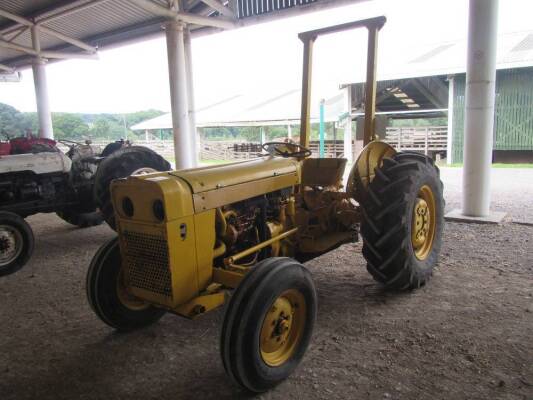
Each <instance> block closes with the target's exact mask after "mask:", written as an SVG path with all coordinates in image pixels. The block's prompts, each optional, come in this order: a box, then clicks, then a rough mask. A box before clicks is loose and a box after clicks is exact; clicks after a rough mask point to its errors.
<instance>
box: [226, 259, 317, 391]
mask: <svg viewBox="0 0 533 400" xmlns="http://www.w3.org/2000/svg"><path fill="white" fill-rule="evenodd" d="M316 304H317V299H316V291H315V286H314V284H313V281H312V279H311V274H310V273H309V271H308V270H307V269H306V268H305V267H304V266H303V265H301V264H299V263H298V262H297V261H295V260H293V259H290V258H284V257H273V258H269V259H266V260H264V261H261V262H259V263H258V264H257V265H256V266H255V267H253V269H252V270H251V271H250V272H249V273H248V274H247V275H246V277H245V278H244V279H243V281H242V282H241V284H240V285H239V286H238V287H237V289H236V290H235V293H234V294H233V296H232V298H231V300H230V302H229V304H228V307H227V309H226V314H225V317H224V323H223V326H222V335H221V345H220V349H221V355H222V361H223V363H224V368H225V369H226V372H227V373H228V375H229V376H230V378H231V379H232V380H233V381H234V382H235V383H237V384H239V385H241V386H243V387H244V388H246V389H248V390H250V391H252V392H264V391H266V390H268V389H269V388H271V387H273V386H275V385H277V384H278V383H280V382H281V381H283V380H284V379H286V378H287V377H288V376H289V375H290V374H291V373H292V372H293V371H294V369H295V368H296V367H297V366H298V364H299V363H300V361H301V360H302V358H303V356H304V354H305V351H306V349H307V346H308V344H309V341H310V340H311V335H312V332H313V326H314V323H315V319H316V307H317V305H316Z"/></svg>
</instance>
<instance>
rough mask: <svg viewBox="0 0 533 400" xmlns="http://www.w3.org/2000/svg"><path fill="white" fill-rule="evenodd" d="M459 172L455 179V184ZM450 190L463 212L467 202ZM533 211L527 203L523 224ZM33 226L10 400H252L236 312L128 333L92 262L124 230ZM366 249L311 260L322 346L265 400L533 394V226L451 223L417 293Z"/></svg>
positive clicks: (20, 289) (19, 279)
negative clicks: (372, 263) (88, 292)
mask: <svg viewBox="0 0 533 400" xmlns="http://www.w3.org/2000/svg"><path fill="white" fill-rule="evenodd" d="M507 171H509V172H508V174H509V175H508V176H507V177H506V175H505V174H503V175H502V176H503V178H504V179H502V180H501V182H500V184H501V185H500V184H498V185H495V188H494V193H495V195H496V196H498V194H499V193H506V192H505V190H507V189H506V184H507V182H508V181H509V180H510V179H511V178H512V176H513V175H512V174H513V173H514V171H513V170H507ZM530 171H531V172H529V178H528V179H526V180H527V181H528V182H529V185H530V186H529V187H530V188H531V187H533V184H532V183H531V182H533V170H530ZM525 174H526V175H525V176H527V173H525ZM456 175H457V170H446V171H443V178H444V180H445V184H446V185H448V182H447V181H448V179H455V178H456V177H457V176H456ZM447 188H449V190H447V192H446V197H447V200H448V204H449V207H452V206H453V205H454V204H459V201H460V199H458V198H457V195H458V192H457V190H455V189H453V188H454V183H453V182H450V184H449V185H448V186H447ZM527 190H531V189H527V187H526V188H525V189H524V191H525V193H526V194H527ZM522 193H524V192H522ZM502 196H503V198H506V197H505V195H502ZM500 200H501V199H496V203H497V204H498V205H500V204H501V205H502V207H504V206H505V201H503V203H501V202H500ZM518 202H520V204H517V203H518ZM531 203H532V196H524V197H523V198H518V199H516V198H515V202H514V204H513V207H515V208H516V211H517V212H518V213H522V214H520V215H521V217H520V218H526V217H529V215H530V214H529V213H530V211H527V210H531V208H532V207H531ZM513 210H514V208H513ZM524 210H525V211H524ZM29 222H30V224H31V225H32V227H33V229H34V230H35V234H36V237H37V243H36V250H35V254H34V257H33V260H32V261H31V262H30V264H28V265H27V266H26V267H25V269H23V270H22V271H20V272H19V273H17V274H15V275H12V276H9V277H6V278H2V279H0V399H1V400H11V399H16V400H23V399H39V400H45V399H54V400H55V399H91V400H92V399H106V400H109V399H174V400H177V399H196V400H199V399H208V398H213V399H230V398H248V397H251V396H250V395H248V394H247V393H245V392H243V391H241V390H240V389H239V388H237V387H235V386H233V385H232V384H231V383H230V382H229V381H228V380H227V378H226V376H225V374H224V369H223V366H222V362H221V360H220V357H219V353H218V339H219V329H220V326H221V323H222V317H223V313H222V311H218V312H213V313H211V314H208V315H206V316H205V317H202V318H200V319H199V320H197V321H188V320H185V319H181V318H178V317H175V316H172V315H168V316H165V317H164V318H163V319H162V320H161V321H160V322H159V323H158V324H156V325H154V326H152V327H150V328H147V329H144V330H141V331H138V332H134V333H129V334H117V333H114V332H113V331H112V330H111V329H110V328H108V327H107V326H106V325H104V324H103V323H102V322H101V321H100V320H98V319H97V317H96V316H95V315H94V314H93V312H92V311H91V310H90V308H89V306H88V304H87V301H86V299H85V274H86V270H87V266H88V264H89V262H90V259H91V257H92V256H93V254H94V253H95V251H96V249H97V248H98V247H99V246H100V245H101V244H102V243H104V242H105V241H106V240H108V239H110V238H111V237H113V235H114V234H113V233H112V232H111V230H110V229H109V228H107V227H106V226H101V227H96V228H89V229H85V230H79V229H74V228H71V227H69V226H68V225H67V224H66V223H64V222H62V221H61V220H60V219H59V218H57V217H56V216H55V215H37V216H34V217H31V218H29ZM360 252H361V245H360V244H355V245H347V246H344V247H342V248H340V249H338V250H336V251H334V252H332V253H330V254H328V255H325V256H322V257H320V258H318V259H316V260H313V261H311V262H309V263H307V266H308V267H309V269H310V270H311V271H312V273H313V276H314V279H315V282H316V286H317V288H318V293H319V312H318V321H317V328H316V330H315V333H314V338H313V341H312V344H311V346H310V348H309V350H308V353H307V355H306V357H305V358H304V361H303V363H302V364H301V366H300V367H299V368H298V369H297V371H296V372H295V374H294V375H293V376H292V377H291V378H290V379H289V380H288V381H286V382H285V383H283V384H281V385H280V386H278V387H277V388H275V389H274V390H272V391H270V392H268V393H266V394H263V395H262V396H258V397H259V398H262V399H324V398H328V399H359V398H361V399H489V398H490V399H533V339H532V338H533V227H532V226H524V225H516V224H511V223H507V224H504V225H499V226H493V225H490V226H489V225H465V224H460V223H448V224H447V225H446V229H445V238H444V246H443V250H442V257H441V260H440V263H439V267H438V269H437V270H436V272H435V274H434V277H433V279H432V280H431V282H430V283H429V284H428V285H427V286H425V287H423V288H421V289H420V290H417V291H414V292H410V293H403V294H398V293H386V292H383V291H382V289H381V288H380V286H378V285H377V284H375V283H374V282H373V280H372V279H371V277H370V276H369V275H368V274H367V272H366V270H365V263H364V261H363V257H362V256H361V254H360Z"/></svg>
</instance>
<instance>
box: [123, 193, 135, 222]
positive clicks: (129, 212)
mask: <svg viewBox="0 0 533 400" xmlns="http://www.w3.org/2000/svg"><path fill="white" fill-rule="evenodd" d="M133 211H134V209H133V202H132V201H131V199H130V198H129V197H124V198H123V199H122V212H123V213H124V215H126V217H130V218H131V217H133Z"/></svg>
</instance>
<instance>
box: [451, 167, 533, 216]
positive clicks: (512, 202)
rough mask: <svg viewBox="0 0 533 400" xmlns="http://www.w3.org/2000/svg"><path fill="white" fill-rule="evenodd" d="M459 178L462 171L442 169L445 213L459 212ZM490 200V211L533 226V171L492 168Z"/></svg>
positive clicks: (460, 182) (527, 169)
mask: <svg viewBox="0 0 533 400" xmlns="http://www.w3.org/2000/svg"><path fill="white" fill-rule="evenodd" d="M462 174H463V170H462V168H441V178H442V180H443V182H444V197H445V198H446V209H447V210H450V211H451V210H452V209H454V208H461V186H462V179H463V176H462ZM491 196H492V197H491V199H492V207H491V209H492V210H494V211H505V212H507V213H509V216H510V217H511V218H512V220H513V221H528V222H532V223H533V206H532V204H533V168H493V169H492V174H491Z"/></svg>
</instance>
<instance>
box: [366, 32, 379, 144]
mask: <svg viewBox="0 0 533 400" xmlns="http://www.w3.org/2000/svg"><path fill="white" fill-rule="evenodd" d="M378 32H379V27H378V26H375V25H372V26H369V27H368V49H367V55H366V57H367V58H366V84H365V85H366V87H365V132H364V137H363V145H364V146H366V145H367V144H368V143H370V142H371V141H372V140H374V139H375V138H376V137H375V135H376V132H375V123H376V72H377V62H376V61H377V53H378Z"/></svg>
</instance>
